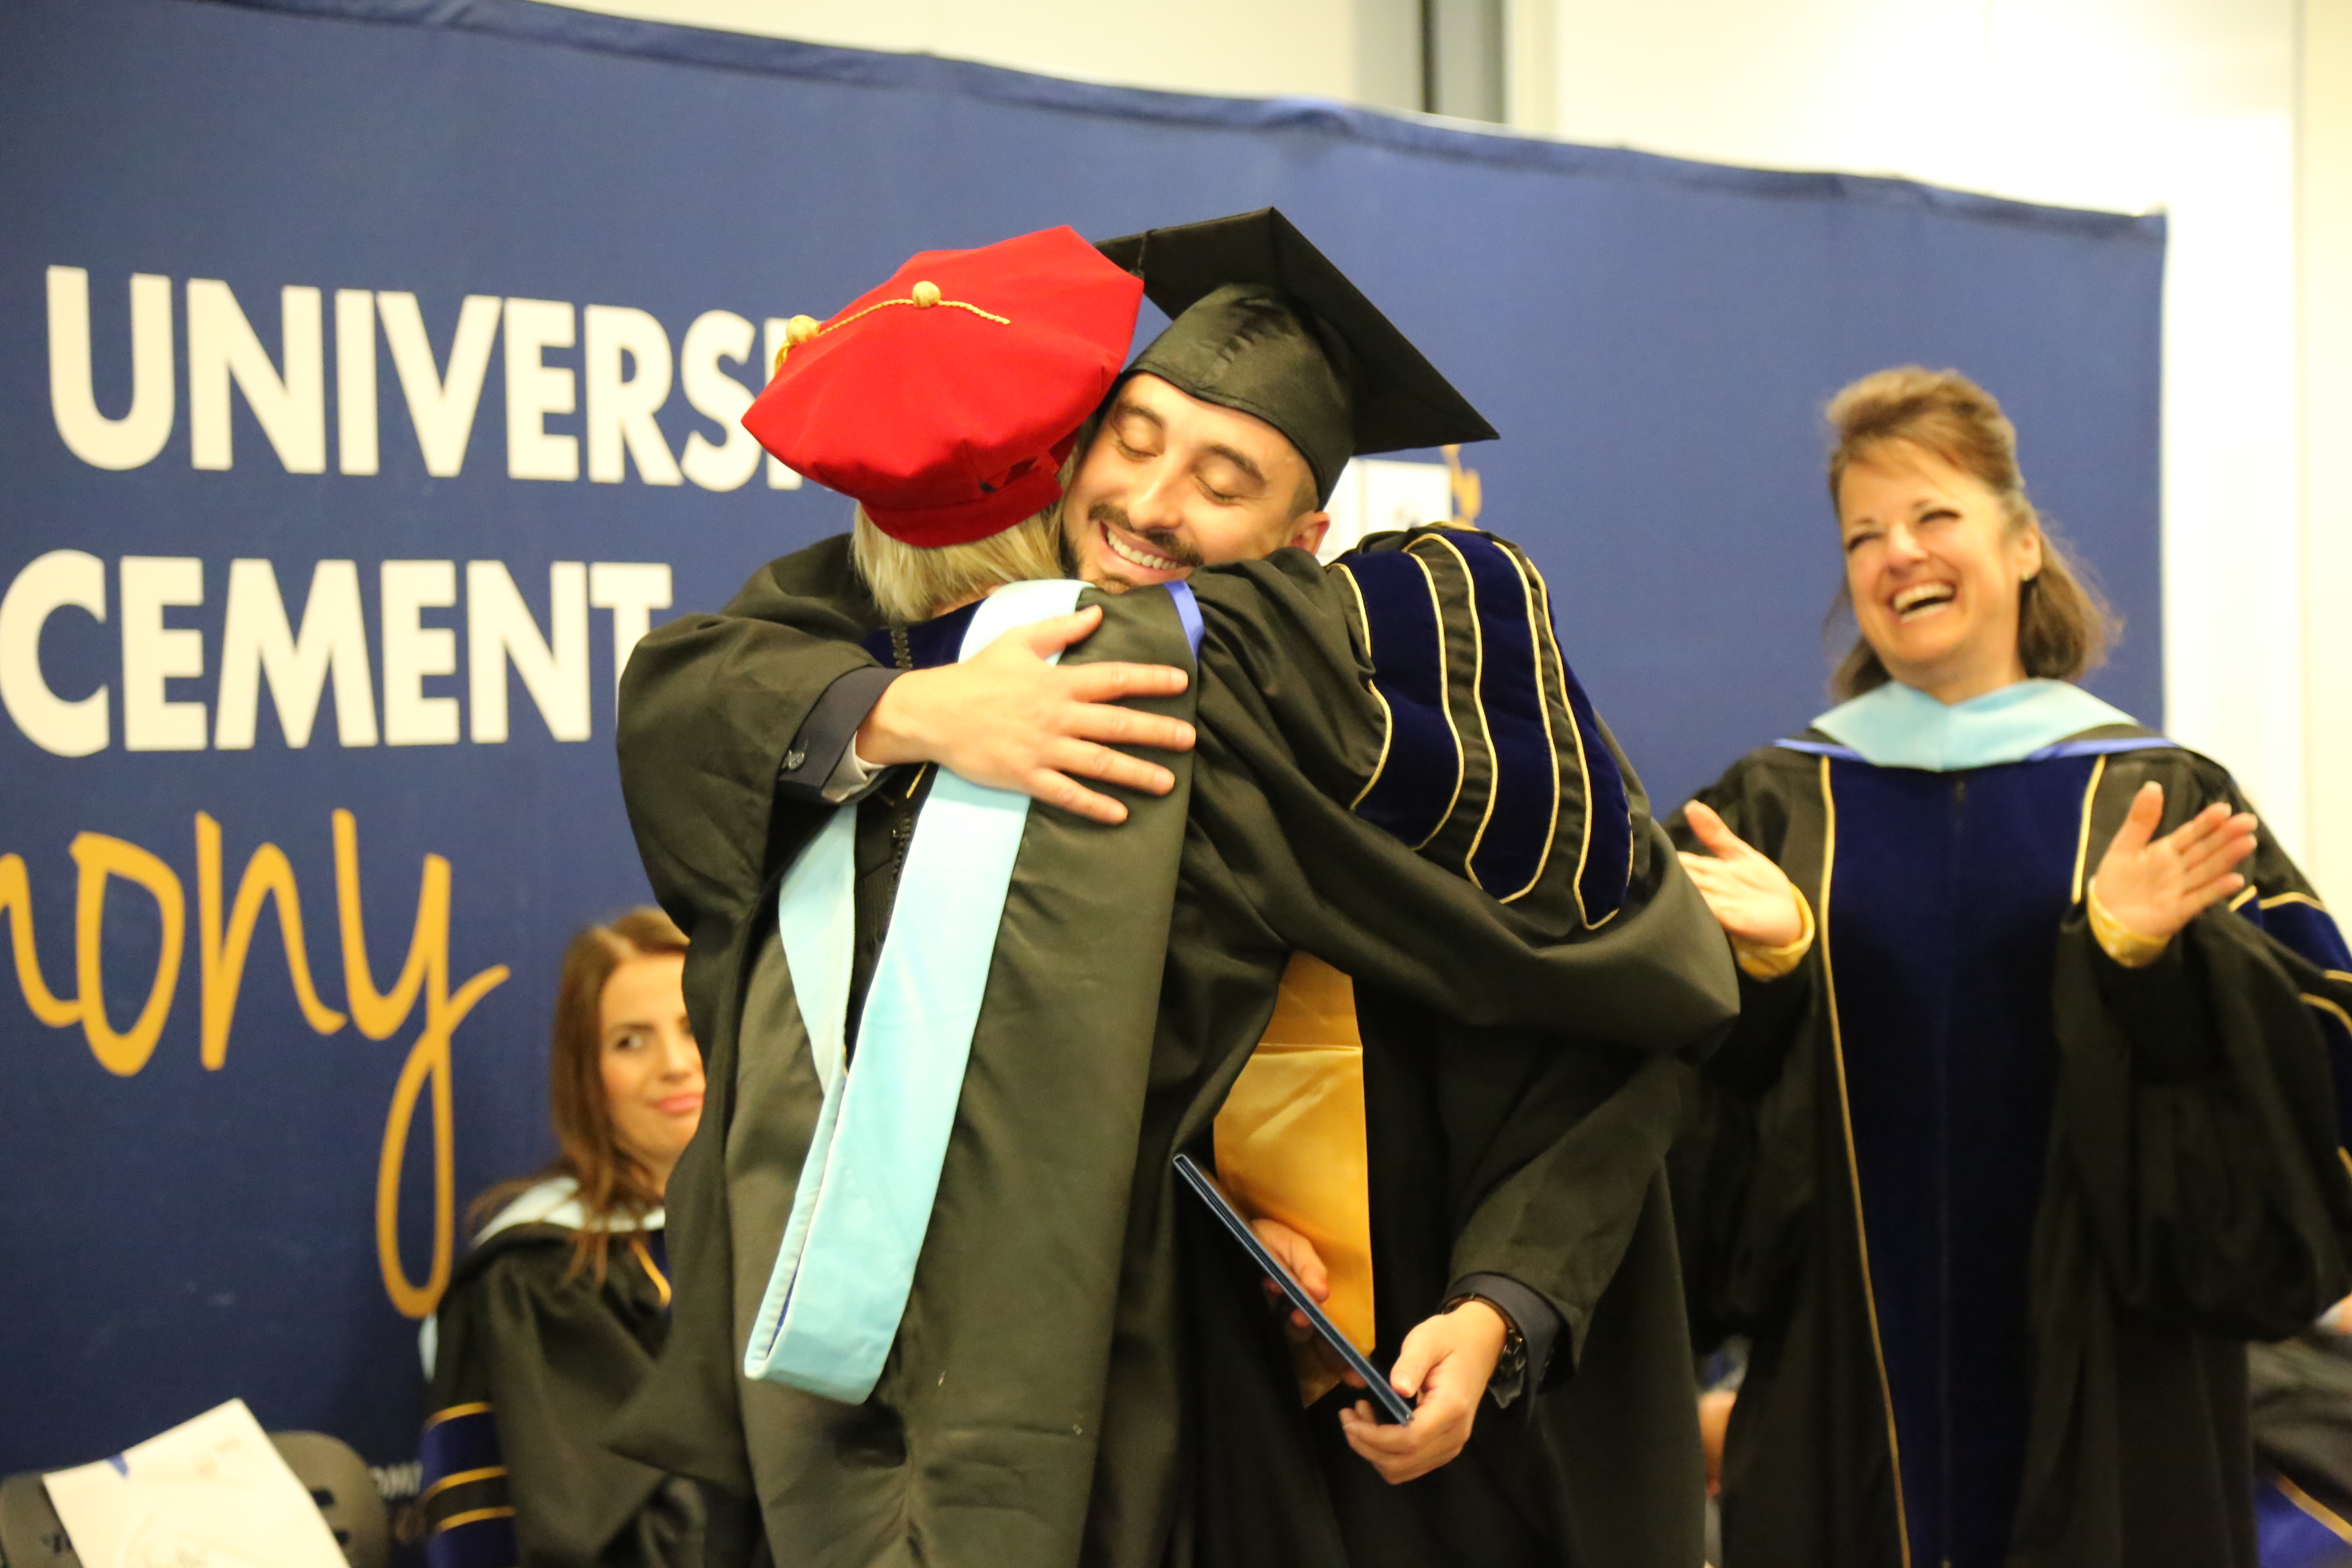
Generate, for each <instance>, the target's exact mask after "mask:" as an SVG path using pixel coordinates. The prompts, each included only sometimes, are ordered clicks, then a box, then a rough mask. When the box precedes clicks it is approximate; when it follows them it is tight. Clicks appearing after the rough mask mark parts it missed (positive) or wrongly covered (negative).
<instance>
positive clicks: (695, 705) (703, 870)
mask: <svg viewBox="0 0 2352 1568" xmlns="http://www.w3.org/2000/svg"><path fill="white" fill-rule="evenodd" d="M877 624H879V616H878V615H877V612H876V611H875V610H874V607H873V604H872V601H871V599H870V598H869V597H868V596H867V595H866V591H865V589H864V587H863V586H862V585H861V584H859V582H858V580H857V577H856V573H855V571H854V570H853V569H852V567H851V564H850V560H849V541H848V538H847V536H846V535H843V536H841V537H839V538H835V539H828V540H825V541H824V542H822V543H819V544H815V545H812V546H810V547H809V548H808V549H806V550H803V551H802V552H800V553H798V554H796V555H790V556H786V557H784V558H783V559H782V560H780V561H774V562H771V563H769V564H768V565H766V566H763V567H761V569H760V570H759V572H757V573H755V574H753V575H752V577H751V581H750V582H749V583H747V584H744V586H743V589H742V591H741V592H740V594H738V595H736V596H735V598H734V600H733V602H731V603H730V604H729V605H728V606H727V607H726V609H725V610H723V611H721V612H719V613H718V614H716V615H689V616H679V617H678V618H677V619H676V620H674V621H671V622H669V623H667V625H665V626H660V627H657V628H656V629H655V630H654V631H652V632H650V633H648V634H647V635H646V637H645V638H644V639H643V640H641V641H640V642H639V643H638V644H637V647H636V650H635V652H634V653H633V654H631V655H630V658H629V666H628V668H627V669H626V670H625V672H624V673H623V675H622V678H621V700H620V713H621V718H620V727H619V739H618V746H619V752H620V763H621V785H622V793H623V795H624V797H625V800H626V803H627V805H628V809H629V826H630V828H631V829H632V830H633V831H634V832H635V835H636V839H637V847H638V853H639V855H640V856H641V857H642V858H643V859H644V861H645V864H646V874H647V875H648V876H649V877H651V878H652V879H653V885H654V896H655V897H656V899H658V900H660V901H661V905H662V907H663V908H664V909H665V910H668V911H669V914H670V917H671V918H672V919H674V920H676V921H677V922H678V925H679V927H680V928H681V929H682V930H684V931H686V933H687V935H688V937H692V938H698V939H701V938H704V937H705V936H706V933H708V934H710V935H716V934H719V931H722V930H723V929H725V928H728V927H731V925H732V924H733V922H734V921H737V920H739V919H740V916H741V913H742V910H743V908H744V906H745V904H746V902H747V901H748V900H749V899H750V897H751V895H752V894H753V893H754V892H755V891H756V890H757V889H759V887H760V886H761V884H762V883H763V882H764V881H765V880H766V879H767V876H768V874H769V873H770V872H771V871H772V869H773V868H775V867H777V866H779V865H782V863H784V862H785V861H787V860H789V859H790V858H792V855H793V852H795V851H796V850H797V849H798V848H799V846H800V843H801V839H802V837H804V836H805V834H806V833H807V832H808V831H810V830H811V829H812V828H813V827H814V826H815V824H816V822H817V820H818V816H817V815H816V811H815V810H809V809H795V808H796V807H797V808H817V809H818V810H821V809H822V806H823V804H824V803H823V802H822V800H821V799H820V798H819V795H818V793H817V792H818V791H820V790H821V789H822V788H823V786H824V781H825V779H826V778H827V777H829V776H830V774H831V773H832V771H833V764H834V763H836V762H838V761H839V760H840V754H841V751H842V749H843V747H845V745H846V744H847V743H848V740H849V737H850V735H851V734H853V733H854V732H855V731H856V727H857V723H858V721H860V720H862V719H863V718H864V717H865V714H866V710H868V709H870V708H871V707H872V706H873V703H874V700H875V699H876V698H877V697H878V696H879V695H880V693H881V689H882V687H883V686H884V685H886V684H887V675H886V673H885V672H884V671H882V670H881V668H880V667H879V666H877V663H876V661H875V659H874V658H873V657H872V656H871V655H869V654H867V653H866V650H865V649H864V648H863V647H860V646H859V642H858V639H859V638H860V637H864V636H865V635H866V633H868V632H870V631H872V630H873V629H874V628H875V626H877ZM861 704H862V706H861ZM828 751H829V752H830V753H831V754H830V756H826V755H824V754H822V753H824V752H828ZM707 945H709V947H712V948H716V947H718V946H720V945H722V943H720V942H708V944H707ZM693 994H694V990H693V988H692V987H689V988H688V996H689V997H691V996H692V995H693ZM696 1022H697V1025H698V1027H699V1026H701V1024H702V1022H703V1021H702V1020H700V1019H698V1020H696Z"/></svg>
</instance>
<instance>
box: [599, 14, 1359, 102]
mask: <svg viewBox="0 0 2352 1568" xmlns="http://www.w3.org/2000/svg"><path fill="white" fill-rule="evenodd" d="M556 3H557V4H559V5H578V6H579V7H580V8H581V9H583V10H592V11H605V12H610V13H611V14H613V15H614V16H637V17H642V18H645V19H646V20H648V21H656V22H682V23H686V24H688V25H689V26H698V27H723V28H727V29H729V30H731V31H734V32H740V33H761V34H765V35H767V36H768V37H778V38H800V39H803V40H805V41H807V42H809V43H813V44H840V45H844V46H846V47H852V48H861V49H893V50H898V51H899V52H901V53H908V54H930V55H947V56H950V57H951V58H956V59H965V60H984V61H986V62H987V63H989V64H991V65H1001V66H1013V67H1017V68H1020V69H1022V70H1032V71H1043V72H1045V73H1046V74H1047V75H1050V76H1062V77H1076V78H1077V79H1081V80H1087V81H1108V82H1118V83H1120V84H1122V85H1125V86H1129V87H1150V88H1160V89H1166V90H1168V91H1171V92H1213V93H1228V94H1233V95H1235V96H1239V97H1246V98H1287V97H1313V98H1336V99H1343V100H1352V99H1354V98H1355V97H1356V96H1357V92H1356V84H1357V78H1358V62H1357V57H1356V41H1355V35H1356V12H1357V5H1358V0H1255V3H1254V0H1185V4H1184V5H1182V6H1181V7H1174V6H1171V7H1170V8H1168V9H1167V10H1165V11H1160V10H1155V9H1147V8H1144V7H1140V6H1134V5H1106V4H1102V3H1101V0H556Z"/></svg>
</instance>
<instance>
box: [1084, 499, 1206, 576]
mask: <svg viewBox="0 0 2352 1568" xmlns="http://www.w3.org/2000/svg"><path fill="white" fill-rule="evenodd" d="M1087 521H1088V522H1099V523H1101V524H1103V525H1104V526H1105V527H1107V528H1119V529H1124V530H1126V531H1127V532H1129V534H1132V535H1133V536H1134V537H1136V538H1137V539H1139V540H1142V541H1143V542H1145V543H1146V544H1149V545H1150V547H1151V552H1152V553H1153V554H1154V555H1161V556H1165V557H1166V558H1167V559H1169V560H1171V561H1173V562H1175V563H1178V564H1180V565H1182V566H1186V567H1197V566H1205V565H1207V564H1208V563H1207V562H1206V561H1205V560H1203V559H1202V555H1201V552H1199V551H1198V550H1196V549H1194V548H1193V547H1192V545H1190V544H1187V543H1185V542H1184V541H1183V540H1182V539H1181V538H1180V537H1178V535H1177V533H1176V531H1175V530H1174V529H1172V528H1138V527H1136V526H1135V524H1133V523H1132V522H1129V521H1128V520H1127V509H1126V508H1125V507H1123V506H1121V505H1119V504H1118V502H1117V501H1115V500H1098V501H1097V502H1095V504H1094V505H1092V506H1090V507H1088V508H1087Z"/></svg>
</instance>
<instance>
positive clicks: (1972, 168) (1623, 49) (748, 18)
mask: <svg viewBox="0 0 2352 1568" xmlns="http://www.w3.org/2000/svg"><path fill="white" fill-rule="evenodd" d="M571 3H575V4H583V5H593V7H594V8H597V9H602V10H609V11H615V12H619V13H622V14H625V15H631V16H648V17H654V18H657V19H662V20H669V21H681V22H693V23H698V24H699V25H702V26H722V27H732V28H737V29H740V30H743V31H749V32H759V33H767V34H772V35H777V36H783V37H801V38H807V39H811V40H814V41H817V42H824V43H836V44H845V45H853V46H857V47H871V48H887V49H902V50H921V51H929V52H933V53H939V54H944V55H951V56H958V57H961V58H972V59H982V60H988V61H992V62H995V63H998V64H1003V65H1010V66H1016V67H1021V68H1026V69H1032V70H1040V71H1046V72H1051V73H1055V74H1058V75H1064V76H1074V77H1080V78H1086V79H1096V80H1107V81H1118V82H1125V83H1129V84H1132V85H1136V86H1142V87H1156V88H1165V89H1179V90H1189V91H1203V92H1223V93H1235V94H1254V95H1269V96H1271V95H1287V94H1311V95H1318V96H1323V97H1328V98H1336V99H1342V100H1355V101H1381V100H1392V99H1393V98H1394V96H1395V94H1394V91H1393V88H1394V83H1393V82H1392V81H1391V78H1393V77H1396V76H1397V74H1398V73H1397V72H1396V71H1394V70H1391V69H1385V68H1383V66H1382V62H1381V60H1380V59H1377V58H1371V57H1373V56H1376V55H1378V54H1379V53H1380V51H1381V47H1383V46H1382V43H1381V40H1383V39H1386V38H1390V37H1391V35H1394V36H1398V37H1402V35H1401V34H1398V33H1397V29H1396V28H1395V27H1394V26H1390V25H1389V24H1390V23H1391V21H1393V18H1392V17H1391V16H1390V13H1391V12H1392V11H1394V10H1395V9H1396V5H1395V4H1394V3H1393V0H1192V4H1191V5H1188V6H1186V7H1184V8H1182V9H1181V11H1173V12H1170V13H1167V14H1166V16H1165V19H1164V20H1163V19H1162V18H1160V17H1159V16H1151V15H1149V14H1139V13H1136V12H1134V11H1131V10H1122V9H1121V8H1118V7H1112V6H1105V5H1100V4H1099V0H1085V3H1081V0H1000V3H995V4H988V5H973V4H971V3H970V0H962V3H961V4H960V3H958V0H872V3H865V4H858V5H849V4H845V3H842V0H571ZM1506 17H1507V33H1508V37H1509V39H1510V42H1511V46H1512V50H1513V54H1512V58H1511V59H1510V62H1509V66H1508V69H1507V99H1508V102H1509V106H1510V117H1511V119H1512V121H1514V123H1515V124H1516V125H1517V126H1519V127H1522V128H1524V129H1527V130H1531V131H1538V132H1551V133H1555V134H1558V135H1560V136H1563V137H1566V138H1568V139H1569V140H1571V141H1578V142H1600V143H1622V144H1627V145H1632V146H1636V147H1642V148H1645V149H1649V150H1651V151H1655V152H1663V153H1676V154H1680V155H1683V156H1688V157H1697V158H1705V159H1710V160H1715V161H1719V162H1725V163H1749V164H1760V165H1768V166H1780V167H1791V168H1821V169H1840V170H1846V171H1852V172H1857V173H1865V174H1901V175H1906V176H1909V177H1912V178H1916V179H1922V180H1928V181H1932V182H1935V183H1937V184H1948V185H1956V186H1960V187H1963V188H1966V189H1971V190H1980V191H1988V192H1992V193H1994V194H1997V195H2009V196H2016V197H2021V198H2023V199H2026V200H2031V201H2044V202H2058V203H2064V204H2068V205H2084V206H2096V207H2105V208H2109V209H2113V210H2117V211H2126V212H2139V211H2146V210H2149V209H2151V208H2162V209H2164V210H2165V211H2167V212H2168V214H2169V215H2170V218H2171V249H2170V260H2169V266H2168V278H2167V288H2166V300H2165V322H2164V326H2165V347H2166V361H2165V383H2164V409H2165V413H2164V421H2165V423H2164V444H2163V465H2164V468H2163V483H2164V497H2165V500H2164V508H2165V510H2164V518H2163V539H2164V552H2165V560H2164V567H2165V628H2164V643H2165V648H2164V651H2165V669H2166V678H2165V711H2164V712H2163V713H2162V714H2160V715H2159V714H2147V715H2142V717H2144V718H2147V719H2148V720H2150V721H2158V722H2161V723H2162V724H2163V725H2164V727H2165V728H2166V729H2167V730H2168V731H2169V732H2170V733H2172V734H2173V735H2175V736H2176V737H2178V738H2179V739H2180V740H2181V741H2183V742H2187V743H2189V744H2190V745H2193V746H2197V747H2199V748H2200V749H2202V750H2205V751H2208V752H2211V753H2212V754H2213V755H2215V756H2216V757H2219V758H2221V760H2222V761H2223V762H2225V763H2228V764H2229V766H2230V767H2231V769H2232V770H2233V771H2234V772H2235V773H2237V775H2238V777H2239V778H2240V779H2241V780H2242V781H2243V782H2244V783H2245V784H2247V785H2248V786H2249V788H2250V789H2251V790H2252V793H2253V795H2254V796H2255V799H2256V803H2257V805H2258V806H2259V807H2260V808H2261V809H2262V810H2263V813H2264V814H2265V816H2266V817H2267V818H2268V820H2269V822H2270V824H2271V826H2273V828H2274V829H2275V830H2276V831H2277V833H2278V834H2279V836H2280V837H2281V838H2282V840H2284V842H2285V843H2286V845H2287V846H2288V847H2289V848H2290V849H2291V850H2293V851H2294V852H2295V853H2296V854H2297V855H2298V856H2299V857H2302V858H2305V862H2306V866H2307V868H2308V869H2310V870H2311V872H2312V874H2313V876H2314V878H2315V879H2316V880H2317V881H2319V882H2320V884H2321V885H2322V887H2323V888H2326V887H2334V888H2336V889H2338V890H2339V891H2341V892H2343V894H2344V896H2345V897H2346V899H2347V901H2352V725H2347V723H2346V722H2345V721H2346V720H2347V718H2352V700H2347V693H2352V613H2348V612H2347V611H2346V610H2345V609H2343V608H2341V606H2346V605H2352V457H2347V456H2346V455H2344V454H2346V453H2352V0H1772V3H1771V4H1769V5H1759V4H1757V0H1642V3H1640V4H1627V3H1626V0H1506ZM1388 63H1389V64H1391V65H1392V64H1393V63H1394V62H1388ZM2299 102H2300V103H2301V104H2302V105H2303V106H2304V109H2305V113H2304V115H2303V117H2302V119H2301V120H2300V121H2299V120H2298V117H2297V106H2298V103H2299ZM2299 168H2300V170H2301V172H2302V174H2301V180H2300V184H2298V169H2299ZM2298 200H2300V202H2301V203H2302V206H2303V210H2304V211H2305V214H2306V215H2307V218H2306V222H2305V226H2304V229H2303V230H2302V231H2299V230H2298V224H2297V212H2298ZM2299 232H2301V233H2302V234H2303V235H2304V237H2303V238H2302V240H2301V241H2300V242H2299V239H2298V234H2299ZM2299 243H2300V246H2301V248H2300V249H2299V248H2298V247H2299ZM2298 288H2300V293H2298ZM2299 301H2300V312H2299ZM2306 316H2307V317H2308V321H2309V332H2310V336H2309V337H2308V339H2307V340H2306V339H2305V338H2304V337H2303V335H2302V334H2303V332H2304V324H2303V322H2304V318H2305V317H2306ZM1960 368H1962V369H1965V368H1967V367H1966V366H1962V367H1960ZM1994 390H1995V391H1996V392H1997V391H1999V390H2000V389H1999V388H1995V389H1994ZM2306 395H2307V396H2308V399H2309V405H2308V407H2307V408H2306V406H2305V398H2306ZM2306 435H2308V437H2309V439H2308V442H2307V443H2306V440H2305V437H2306ZM2024 436H2025V441H2026V446H2027V454H2026V455H2027V458H2028V468H2027V473H2028V477H2029V479H2030V478H2031V475H2032V466H2031V458H2032V436H2033V433H2032V431H2030V430H2029V431H2027V432H2025V433H2024ZM2306 458H2307V461H2306ZM2306 488H2307V489H2308V491H2309V494H2308V499H2307V500H2306V496H2305V490H2306Z"/></svg>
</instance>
